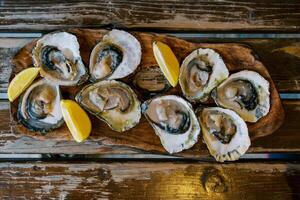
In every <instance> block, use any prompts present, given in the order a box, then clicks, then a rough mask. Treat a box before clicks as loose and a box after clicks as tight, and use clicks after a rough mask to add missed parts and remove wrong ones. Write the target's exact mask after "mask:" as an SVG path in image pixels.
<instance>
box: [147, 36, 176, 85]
mask: <svg viewBox="0 0 300 200" xmlns="http://www.w3.org/2000/svg"><path fill="white" fill-rule="evenodd" d="M153 53H154V57H155V59H156V62H157V63H158V66H159V67H160V69H161V71H162V72H163V74H164V76H165V77H166V79H167V80H168V81H169V83H170V84H171V85H172V86H173V87H175V86H176V85H177V83H178V77H179V63H178V60H177V58H176V56H175V55H174V53H173V51H172V49H171V48H170V47H169V46H168V45H166V44H164V43H162V42H153Z"/></svg>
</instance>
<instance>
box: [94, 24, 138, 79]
mask: <svg viewBox="0 0 300 200" xmlns="http://www.w3.org/2000/svg"><path fill="white" fill-rule="evenodd" d="M104 43H111V44H114V45H116V46H117V47H119V48H120V49H121V50H122V52H123V59H122V62H121V63H120V64H119V66H118V67H117V69H115V71H114V72H113V73H112V74H111V75H109V76H108V77H107V79H110V80H112V79H120V78H124V77H126V76H128V75H129V74H131V73H132V72H134V71H135V69H136V68H137V67H138V65H139V64H140V62H141V57H142V48H141V44H140V42H139V41H138V40H137V39H136V38H135V37H134V36H133V35H131V34H130V33H128V32H126V31H121V30H117V29H113V30H111V31H109V32H108V33H107V34H106V35H104V36H103V39H102V41H101V42H99V43H98V44H97V45H96V46H95V47H94V49H93V51H92V53H91V56H90V71H91V69H92V68H93V60H94V57H95V56H97V53H98V52H97V50H98V48H99V46H101V45H103V44H104ZM91 76H92V78H93V74H91ZM104 79H106V78H104Z"/></svg>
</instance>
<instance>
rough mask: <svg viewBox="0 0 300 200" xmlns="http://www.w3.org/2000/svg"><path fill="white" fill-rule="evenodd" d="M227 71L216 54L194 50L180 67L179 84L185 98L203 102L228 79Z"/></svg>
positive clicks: (210, 50)
mask: <svg viewBox="0 0 300 200" xmlns="http://www.w3.org/2000/svg"><path fill="white" fill-rule="evenodd" d="M228 74H229V72H228V69H227V67H226V65H225V64H224V62H223V60H222V58H221V57H220V55H219V54H218V53H216V52H215V51H214V50H212V49H201V48H200V49H196V50H194V51H193V52H192V53H191V54H190V55H188V56H187V57H186V58H185V59H184V61H183V63H182V65H181V67H180V75H179V84H180V86H181V89H182V92H183V94H184V96H185V97H186V98H188V99H189V100H190V101H194V102H198V101H200V102H204V101H206V100H207V98H208V97H209V94H210V92H211V91H212V90H213V89H214V88H215V87H216V86H218V85H219V84H220V83H221V82H222V81H223V80H224V79H226V78H227V77H228Z"/></svg>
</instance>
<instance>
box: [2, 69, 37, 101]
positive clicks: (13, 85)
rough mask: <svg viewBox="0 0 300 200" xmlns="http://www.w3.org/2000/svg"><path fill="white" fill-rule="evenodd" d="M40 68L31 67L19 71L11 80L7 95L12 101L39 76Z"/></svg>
mask: <svg viewBox="0 0 300 200" xmlns="http://www.w3.org/2000/svg"><path fill="white" fill-rule="evenodd" d="M39 72H40V68H38V67H30V68H27V69H24V70H23V71H21V72H19V73H18V74H17V75H16V76H15V77H14V78H13V80H12V81H11V82H10V84H9V86H8V89H7V97H8V100H9V101H10V102H13V101H14V100H15V99H17V98H18V97H19V96H20V95H21V94H22V93H23V92H24V91H25V90H26V89H27V88H28V87H29V86H30V85H31V83H32V82H33V81H34V79H35V78H36V77H37V76H38V74H39Z"/></svg>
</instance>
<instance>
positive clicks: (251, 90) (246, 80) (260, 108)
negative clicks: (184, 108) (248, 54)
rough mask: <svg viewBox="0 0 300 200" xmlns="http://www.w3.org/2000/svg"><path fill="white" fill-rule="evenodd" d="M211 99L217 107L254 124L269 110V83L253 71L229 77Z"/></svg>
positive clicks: (241, 72) (245, 71)
mask: <svg viewBox="0 0 300 200" xmlns="http://www.w3.org/2000/svg"><path fill="white" fill-rule="evenodd" d="M212 97H213V98H214V100H215V102H216V103H217V104H218V105H219V106H222V107H225V108H229V109H232V110H234V111H235V112H237V113H238V114H239V115H240V116H241V117H242V118H243V119H244V120H245V121H247V122H256V121H257V120H259V119H260V118H262V117H263V116H265V115H267V114H268V112H269V110H270V92H269V82H268V81H267V80H266V79H264V78H263V77H262V76H261V75H260V74H258V73H257V72H254V71H248V70H244V71H240V72H238V73H235V74H232V75H230V76H229V78H228V79H227V80H226V81H224V82H223V83H222V84H221V85H220V86H218V87H217V88H216V90H214V91H213V93H212Z"/></svg>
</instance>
